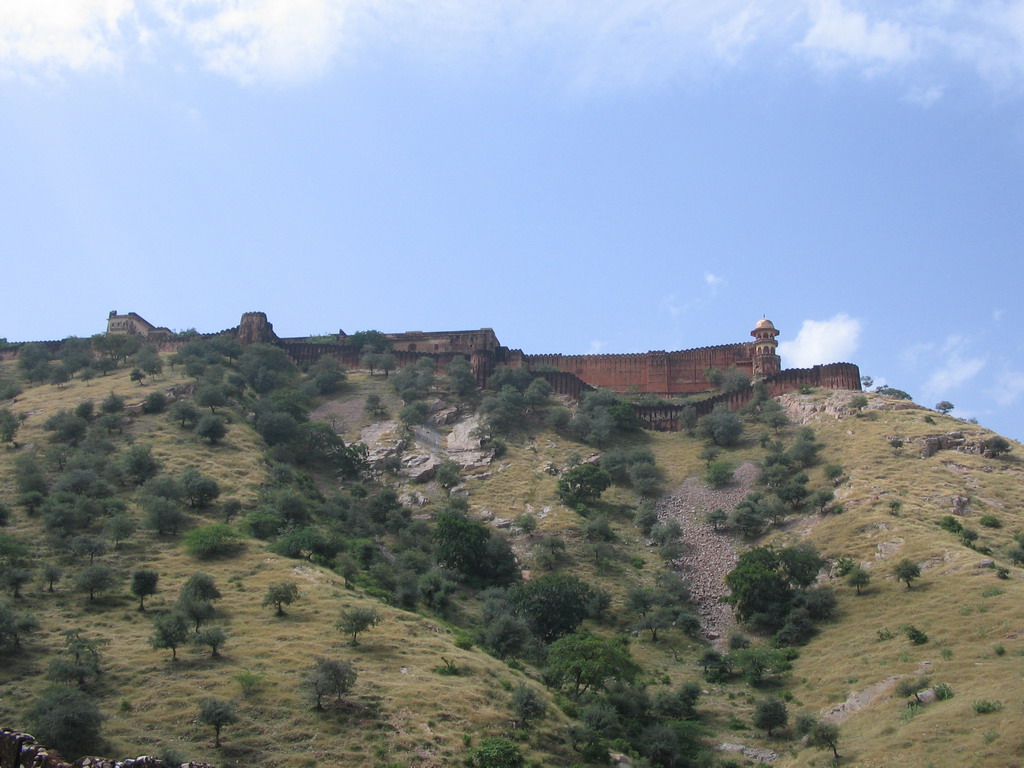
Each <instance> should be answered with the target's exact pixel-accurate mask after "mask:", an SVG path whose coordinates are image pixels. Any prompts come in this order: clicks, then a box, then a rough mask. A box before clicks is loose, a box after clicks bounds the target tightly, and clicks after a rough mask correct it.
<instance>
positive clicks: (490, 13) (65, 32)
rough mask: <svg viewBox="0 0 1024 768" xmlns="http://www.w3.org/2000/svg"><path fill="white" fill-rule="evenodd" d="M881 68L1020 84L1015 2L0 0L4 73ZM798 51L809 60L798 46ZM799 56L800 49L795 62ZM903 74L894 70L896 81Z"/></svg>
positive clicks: (641, 78)
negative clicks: (446, 66)
mask: <svg viewBox="0 0 1024 768" xmlns="http://www.w3.org/2000/svg"><path fill="white" fill-rule="evenodd" d="M794 50H795V51H799V52H802V53H803V54H805V56H804V57H802V58H806V59H809V60H810V61H812V62H813V63H814V64H819V65H820V64H827V65H828V66H829V67H830V68H835V67H846V68H853V69H860V70H864V71H867V72H872V73H878V72H880V71H885V70H889V69H893V68H896V67H899V68H901V70H904V72H903V75H905V74H906V71H907V70H908V68H909V67H910V65H913V67H915V69H913V71H912V73H913V74H914V75H915V76H914V77H909V78H908V86H907V88H906V92H907V95H906V97H905V98H906V99H907V100H908V101H910V102H912V103H916V104H921V105H923V106H930V105H933V104H935V103H936V102H938V101H939V100H941V99H942V98H943V96H944V90H943V88H942V87H941V86H939V85H935V83H936V82H938V81H941V80H942V79H944V77H945V76H946V75H947V74H948V71H949V70H950V69H951V68H956V67H960V68H963V67H967V68H970V69H972V70H974V71H975V72H977V73H979V74H980V75H981V76H982V77H983V78H985V79H986V80H987V81H988V82H990V83H993V84H995V85H997V86H999V87H1004V88H1005V87H1015V88H1016V89H1017V90H1022V89H1024V0H891V1H888V2H884V3H883V2H880V1H879V0H432V1H431V2H423V1H422V0H419V1H417V0H3V1H2V2H0V74H2V73H4V72H7V73H11V72H14V73H16V74H19V75H22V76H25V77H29V78H31V77H36V76H39V75H41V74H42V75H53V74H56V75H58V76H59V75H61V74H63V73H64V72H74V71H82V70H88V69H95V68H98V67H105V66H106V67H109V66H112V65H115V66H116V65H118V64H120V63H122V62H124V63H126V64H130V63H133V62H134V61H136V60H137V59H138V58H140V57H141V56H142V55H145V56H146V57H148V59H147V60H149V61H156V62H157V63H158V64H160V65H163V66H165V67H167V68H169V69H170V68H180V67H181V66H182V62H181V61H179V60H178V59H180V58H181V57H182V56H183V55H184V56H185V57H195V59H196V60H198V61H199V62H200V63H201V64H202V66H204V67H206V68H208V69H209V70H211V71H213V72H216V73H218V74H220V75H222V76H224V77H228V78H232V79H235V80H238V81H241V82H244V83H254V82H274V83H290V82H296V81H302V80H308V79H313V78H316V77H319V76H321V75H323V74H324V73H325V72H326V71H327V70H328V69H329V68H330V67H331V66H332V65H334V64H335V63H336V62H337V61H338V59H339V57H340V55H341V54H342V53H346V52H348V51H352V52H353V55H364V56H375V57H382V56H387V57H394V56H409V57H411V58H412V59H414V60H420V61H431V60H435V59H440V60H444V59H448V60H451V61H452V63H453V64H454V65H456V66H458V67H466V66H473V65H475V64H477V63H478V62H477V61H475V60H476V59H481V58H484V59H495V58H505V59H511V60H515V61H520V62H524V64H528V65H529V66H531V67H533V66H536V65H537V63H538V61H543V64H544V70H545V71H546V72H549V73H551V75H552V76H553V77H554V78H558V79H559V80H561V81H562V82H563V83H565V84H571V85H573V86H575V87H577V88H580V89H593V88H615V87H634V86H637V85H644V84H649V83H651V82H661V81H667V80H672V79H676V78H678V77H680V76H687V75H695V76H704V75H706V74H707V73H708V72H709V71H713V69H715V68H722V67H735V66H740V65H742V64H743V62H744V61H745V60H749V59H750V57H752V56H757V55H760V56H762V57H767V58H768V59H769V60H772V61H779V60H785V59H786V58H787V57H789V58H791V57H790V54H791V53H792V52H793V51H794ZM808 54H809V55H808ZM797 60H799V59H797ZM901 76H902V75H901Z"/></svg>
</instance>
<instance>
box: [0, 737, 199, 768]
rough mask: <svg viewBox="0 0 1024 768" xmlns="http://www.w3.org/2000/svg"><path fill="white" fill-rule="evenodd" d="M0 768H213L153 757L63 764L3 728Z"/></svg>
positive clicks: (57, 757)
mask: <svg viewBox="0 0 1024 768" xmlns="http://www.w3.org/2000/svg"><path fill="white" fill-rule="evenodd" d="M0 768H214V766H212V765H210V764H209V763H183V764H182V765H181V766H174V767H172V766H168V765H167V763H165V762H164V761H163V760H160V759H158V758H155V757H148V756H143V757H135V758H129V759H127V760H110V759H107V758H102V757H80V758H78V759H77V760H75V761H74V762H73V763H69V762H66V761H65V760H63V759H62V758H61V756H60V754H59V753H58V752H56V751H54V750H49V749H47V748H46V747H44V746H42V745H41V744H39V743H37V742H36V740H35V737H34V736H30V735H29V734H27V733H21V732H20V731H12V730H9V729H7V728H3V729H0Z"/></svg>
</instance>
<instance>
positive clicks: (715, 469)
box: [704, 461, 734, 488]
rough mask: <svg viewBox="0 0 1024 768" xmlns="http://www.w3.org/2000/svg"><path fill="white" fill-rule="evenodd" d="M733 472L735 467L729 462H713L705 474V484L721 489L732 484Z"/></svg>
mask: <svg viewBox="0 0 1024 768" xmlns="http://www.w3.org/2000/svg"><path fill="white" fill-rule="evenodd" d="M733 471H734V468H733V465H732V464H731V463H729V462H728V461H712V462H711V464H709V465H708V468H707V470H705V472H704V482H706V483H707V484H708V485H709V486H711V487H712V488H721V487H722V486H723V485H728V484H729V483H731V482H732V478H733Z"/></svg>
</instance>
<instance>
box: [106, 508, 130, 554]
mask: <svg viewBox="0 0 1024 768" xmlns="http://www.w3.org/2000/svg"><path fill="white" fill-rule="evenodd" d="M135 528H136V525H135V521H134V520H133V519H132V518H130V517H128V515H126V514H124V513H123V512H118V513H116V514H114V515H111V516H110V518H109V519H108V520H107V522H105V523H104V524H103V533H105V534H106V535H107V536H109V537H110V540H111V541H112V542H114V549H120V547H121V543H122V542H124V541H127V540H128V539H130V538H131V536H132V534H133V533H135Z"/></svg>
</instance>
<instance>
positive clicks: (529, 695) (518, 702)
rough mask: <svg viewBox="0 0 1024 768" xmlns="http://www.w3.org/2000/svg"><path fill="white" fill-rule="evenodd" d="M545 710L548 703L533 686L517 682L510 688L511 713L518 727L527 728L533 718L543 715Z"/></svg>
mask: <svg viewBox="0 0 1024 768" xmlns="http://www.w3.org/2000/svg"><path fill="white" fill-rule="evenodd" d="M547 711H548V703H547V702H546V701H545V700H544V697H543V696H541V695H540V693H539V692H538V691H537V689H536V688H534V687H533V686H529V685H526V684H524V683H519V685H517V686H516V687H515V688H514V689H513V690H512V713H513V714H514V715H515V718H516V719H515V722H516V725H517V726H518V727H520V728H529V727H530V723H531V722H532V721H533V720H536V719H537V718H538V717H543V716H544V713H545V712H547Z"/></svg>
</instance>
